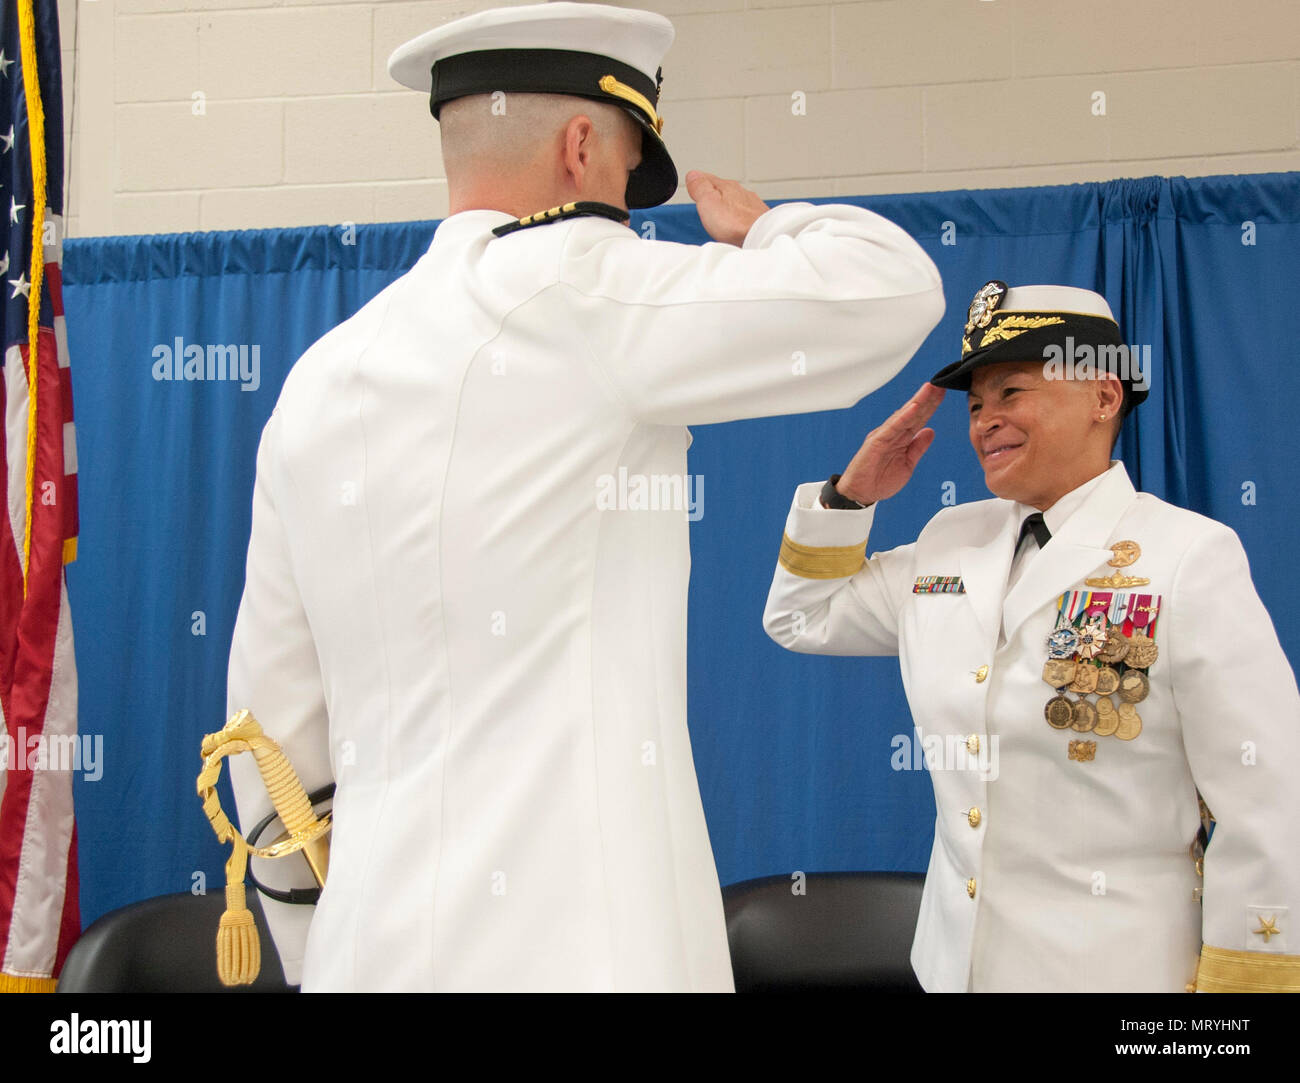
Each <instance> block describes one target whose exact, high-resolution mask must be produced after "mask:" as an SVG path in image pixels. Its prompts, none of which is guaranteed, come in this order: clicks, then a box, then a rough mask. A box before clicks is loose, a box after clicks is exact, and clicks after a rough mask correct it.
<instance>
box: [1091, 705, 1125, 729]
mask: <svg viewBox="0 0 1300 1083" xmlns="http://www.w3.org/2000/svg"><path fill="white" fill-rule="evenodd" d="M1118 729H1119V712H1118V711H1117V710H1115V704H1114V703H1113V702H1112V701H1111V698H1110V696H1099V697H1098V698H1097V724H1096V725H1095V726H1094V727H1093V729H1092V732H1093V733H1095V734H1096V735H1097V736H1098V737H1110V736H1111V735H1112V734H1113V733H1114V732H1115V731H1116V730H1118Z"/></svg>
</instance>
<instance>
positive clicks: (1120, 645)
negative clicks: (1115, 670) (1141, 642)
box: [1097, 624, 1129, 666]
mask: <svg viewBox="0 0 1300 1083" xmlns="http://www.w3.org/2000/svg"><path fill="white" fill-rule="evenodd" d="M1128 652H1129V641H1128V637H1127V636H1126V635H1125V634H1124V630H1123V628H1121V627H1120V625H1118V624H1112V625H1111V626H1110V628H1109V629H1108V630H1107V632H1106V642H1105V643H1103V644H1102V647H1101V650H1099V651H1098V652H1097V657H1098V658H1099V659H1100V660H1101V661H1103V662H1105V663H1106V664H1107V665H1112V666H1113V665H1114V664H1115V663H1116V662H1122V661H1124V658H1125V656H1126V655H1127V654H1128Z"/></svg>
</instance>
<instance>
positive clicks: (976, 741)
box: [966, 733, 980, 756]
mask: <svg viewBox="0 0 1300 1083" xmlns="http://www.w3.org/2000/svg"><path fill="white" fill-rule="evenodd" d="M979 750H980V735H979V734H978V733H972V734H971V735H970V736H969V737H967V738H966V751H967V752H969V753H970V754H971V755H972V756H976V755H978V754H979Z"/></svg>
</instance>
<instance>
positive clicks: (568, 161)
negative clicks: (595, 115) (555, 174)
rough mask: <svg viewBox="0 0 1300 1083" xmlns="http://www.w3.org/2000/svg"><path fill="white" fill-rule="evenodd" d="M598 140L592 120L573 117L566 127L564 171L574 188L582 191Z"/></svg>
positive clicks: (581, 116) (584, 117) (580, 116)
mask: <svg viewBox="0 0 1300 1083" xmlns="http://www.w3.org/2000/svg"><path fill="white" fill-rule="evenodd" d="M595 139H596V126H595V125H594V124H592V122H591V118H590V117H588V116H583V115H581V114H579V115H578V116H576V117H571V118H570V119H569V123H568V124H566V125H565V126H564V147H563V157H564V171H565V173H566V174H567V175H568V177H569V180H570V182H571V183H572V184H573V186H574V188H576V189H578V190H579V191H581V189H582V183H583V180H584V179H585V178H586V175H587V169H588V168H589V167H590V165H591V154H592V150H593V146H594V144H595Z"/></svg>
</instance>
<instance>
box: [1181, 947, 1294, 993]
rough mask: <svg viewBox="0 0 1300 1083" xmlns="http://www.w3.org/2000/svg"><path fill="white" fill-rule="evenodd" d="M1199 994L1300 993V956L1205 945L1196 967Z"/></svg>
mask: <svg viewBox="0 0 1300 1083" xmlns="http://www.w3.org/2000/svg"><path fill="white" fill-rule="evenodd" d="M1196 991H1197V992H1198V993H1297V992H1300V955H1271V954H1268V953H1266V952H1262V951H1232V950H1231V949H1229V948H1214V947H1211V946H1210V945H1209V944H1205V945H1203V946H1202V948H1201V962H1200V965H1199V966H1198V967H1197V968H1196Z"/></svg>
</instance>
